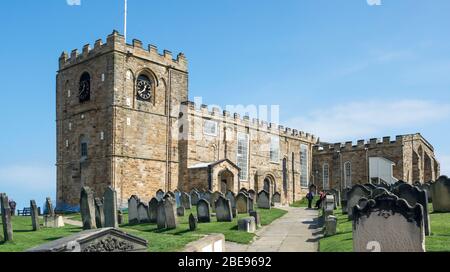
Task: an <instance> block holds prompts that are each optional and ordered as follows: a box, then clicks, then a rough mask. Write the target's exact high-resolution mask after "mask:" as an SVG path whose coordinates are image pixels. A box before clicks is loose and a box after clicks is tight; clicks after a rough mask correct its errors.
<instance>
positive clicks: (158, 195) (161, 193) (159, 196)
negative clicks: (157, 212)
mask: <svg viewBox="0 0 450 272" xmlns="http://www.w3.org/2000/svg"><path fill="white" fill-rule="evenodd" d="M165 195H166V193H164V191H163V190H161V189H159V190H158V191H156V195H155V198H156V199H157V200H158V201H161V200H162V199H163V198H164V196H165Z"/></svg>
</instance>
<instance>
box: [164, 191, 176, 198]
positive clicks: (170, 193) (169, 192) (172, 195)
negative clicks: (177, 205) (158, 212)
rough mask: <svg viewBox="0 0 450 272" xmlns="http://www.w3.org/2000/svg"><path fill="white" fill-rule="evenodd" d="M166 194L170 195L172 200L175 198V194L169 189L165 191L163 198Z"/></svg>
mask: <svg viewBox="0 0 450 272" xmlns="http://www.w3.org/2000/svg"><path fill="white" fill-rule="evenodd" d="M167 196H170V197H171V198H172V199H173V200H175V198H176V197H175V194H174V193H173V192H171V191H168V192H167V193H166V195H165V196H164V198H166V197H167Z"/></svg>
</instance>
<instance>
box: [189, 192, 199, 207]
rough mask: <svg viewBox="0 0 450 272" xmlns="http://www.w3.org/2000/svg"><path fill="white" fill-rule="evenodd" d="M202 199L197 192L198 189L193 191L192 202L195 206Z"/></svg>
mask: <svg viewBox="0 0 450 272" xmlns="http://www.w3.org/2000/svg"><path fill="white" fill-rule="evenodd" d="M199 200H200V194H199V193H198V192H197V190H195V189H194V190H192V191H191V204H192V205H194V206H197V203H198V201H199Z"/></svg>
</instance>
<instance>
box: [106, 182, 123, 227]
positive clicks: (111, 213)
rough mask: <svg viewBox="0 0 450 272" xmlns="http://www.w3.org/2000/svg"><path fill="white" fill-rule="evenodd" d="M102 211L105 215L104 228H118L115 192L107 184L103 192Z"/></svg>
mask: <svg viewBox="0 0 450 272" xmlns="http://www.w3.org/2000/svg"><path fill="white" fill-rule="evenodd" d="M103 212H104V215H105V225H104V226H103V227H105V228H118V227H119V223H118V221H117V193H116V190H114V189H113V188H112V187H111V186H108V187H107V188H106V190H105V193H104V194H103Z"/></svg>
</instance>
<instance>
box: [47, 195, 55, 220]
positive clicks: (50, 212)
mask: <svg viewBox="0 0 450 272" xmlns="http://www.w3.org/2000/svg"><path fill="white" fill-rule="evenodd" d="M45 208H46V209H47V215H48V216H50V217H54V216H55V210H54V209H53V204H52V200H51V198H50V197H47V198H46V199H45Z"/></svg>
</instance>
